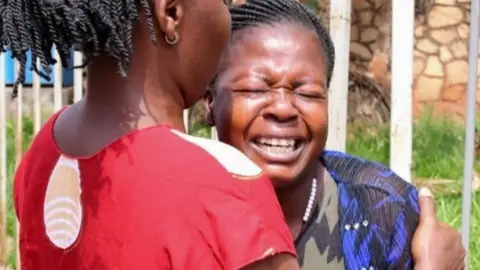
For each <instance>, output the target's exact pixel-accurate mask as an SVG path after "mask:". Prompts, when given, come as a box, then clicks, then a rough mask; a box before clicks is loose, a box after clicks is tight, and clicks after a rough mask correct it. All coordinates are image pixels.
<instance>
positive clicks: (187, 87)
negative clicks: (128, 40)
mask: <svg viewBox="0 0 480 270" xmlns="http://www.w3.org/2000/svg"><path fill="white" fill-rule="evenodd" d="M227 2H228V1H227ZM153 15H154V17H155V29H156V40H157V43H158V44H157V45H156V46H155V45H154V44H152V42H151V40H150V37H149V33H148V27H147V24H146V21H145V18H144V17H143V18H142V21H141V22H140V23H138V24H137V25H136V26H135V28H134V32H133V47H134V48H133V51H134V54H133V55H132V59H131V66H130V70H129V73H128V77H126V78H123V77H121V76H120V74H119V73H118V71H117V70H118V68H117V63H116V61H115V60H113V59H110V58H107V57H102V56H99V57H96V58H94V59H92V61H91V63H90V65H89V66H88V74H89V76H88V82H87V89H88V90H87V93H86V96H85V98H84V99H83V100H82V101H80V102H78V103H76V104H74V105H72V106H71V107H70V108H69V109H68V110H66V111H65V112H63V113H62V114H61V115H60V116H59V118H58V120H57V121H56V123H55V126H54V136H55V140H56V142H57V145H58V146H59V148H60V149H61V151H62V152H63V153H64V154H67V155H70V156H72V157H88V156H91V155H94V154H95V153H97V152H98V151H99V150H101V149H102V148H103V147H105V145H107V144H109V143H111V142H112V141H114V140H115V139H117V138H119V137H121V136H123V135H125V134H127V133H129V132H130V131H132V130H136V129H143V128H146V127H150V126H153V125H156V124H158V123H167V124H169V125H170V126H172V127H173V128H176V129H177V130H180V131H184V125H183V110H184V109H185V108H186V107H189V106H190V105H192V104H193V103H195V102H196V101H198V100H199V99H200V98H201V97H202V96H203V94H204V91H205V89H206V88H207V85H208V83H209V82H210V81H211V79H212V77H213V76H214V75H215V73H216V71H217V69H218V65H219V62H220V59H221V56H222V52H223V50H224V48H225V47H226V45H227V42H228V39H229V33H230V16H229V13H228V9H227V6H226V2H225V1H223V0H195V1H193V0H153ZM176 34H178V35H179V41H178V43H176V44H173V45H170V44H168V43H167V42H166V41H165V36H166V37H168V39H169V40H173V39H174V37H175V35H176ZM79 130H88V131H89V132H85V133H84V132H78V131H79ZM285 267H287V268H285ZM247 269H249V270H255V269H262V270H263V269H266V270H280V269H289V270H295V269H299V267H298V263H297V262H296V258H294V257H293V256H290V255H276V256H272V257H269V258H267V259H266V260H265V261H260V262H258V263H254V264H252V265H251V266H249V267H248V268H247Z"/></svg>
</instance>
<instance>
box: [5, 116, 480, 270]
mask: <svg viewBox="0 0 480 270" xmlns="http://www.w3.org/2000/svg"><path fill="white" fill-rule="evenodd" d="M32 130H33V128H32V122H31V121H30V120H29V119H25V122H24V145H25V147H26V146H27V145H28V143H29V141H30V140H31V137H32V136H31V134H32ZM191 130H192V133H193V134H194V135H196V136H203V137H209V136H210V131H209V129H208V128H206V127H204V126H201V125H198V124H193V125H192V127H191ZM7 136H8V142H9V145H8V161H9V162H8V167H9V172H10V176H12V174H13V171H14V166H15V162H14V139H13V125H12V124H11V123H10V124H9V126H8V130H7ZM413 144H414V147H413V149H414V150H413V172H414V176H415V177H421V178H447V179H455V180H456V181H457V185H458V186H461V180H462V174H463V148H464V129H463V127H462V126H461V125H458V124H455V123H453V122H451V121H448V120H439V119H433V118H431V117H430V116H429V115H426V116H425V117H423V118H421V119H419V120H418V121H417V122H416V123H415V125H414V142H413ZM389 146H390V144H389V129H388V126H385V127H379V128H377V129H376V130H373V131H372V130H366V129H364V128H361V127H359V126H352V127H349V136H348V143H347V151H348V152H349V153H351V154H354V155H357V156H361V157H364V158H367V159H370V160H375V161H378V162H380V163H383V164H386V165H388V163H389ZM475 167H476V169H477V171H479V170H478V169H480V162H477V163H476V164H475ZM10 186H11V185H10ZM9 194H10V197H11V190H9ZM435 199H436V203H437V214H438V217H439V218H440V219H441V220H442V221H444V222H447V223H448V224H451V225H452V226H454V227H455V228H460V225H461V224H460V223H461V212H462V198H461V195H459V194H457V195H451V194H446V193H436V194H435ZM473 201H474V203H473V207H472V228H471V240H472V241H471V243H470V269H480V240H479V239H480V193H477V194H475V195H474V199H473ZM14 222H15V215H14V213H13V205H12V202H11V201H10V202H9V215H8V227H7V230H8V235H10V236H11V237H13V236H14V235H15V231H14ZM9 264H10V266H12V267H14V264H15V257H14V254H13V253H12V254H11V256H10V257H9Z"/></svg>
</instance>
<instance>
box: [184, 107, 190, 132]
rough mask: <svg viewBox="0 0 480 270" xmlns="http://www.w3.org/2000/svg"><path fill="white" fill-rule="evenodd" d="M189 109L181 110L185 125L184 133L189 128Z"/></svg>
mask: <svg viewBox="0 0 480 270" xmlns="http://www.w3.org/2000/svg"><path fill="white" fill-rule="evenodd" d="M189 112H190V110H189V109H185V110H183V124H184V125H185V133H187V134H188V132H189V129H190V121H189V118H190V117H189Z"/></svg>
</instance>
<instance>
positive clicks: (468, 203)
mask: <svg viewBox="0 0 480 270" xmlns="http://www.w3.org/2000/svg"><path fill="white" fill-rule="evenodd" d="M479 12H480V8H479V2H478V0H472V1H471V8H470V41H469V48H468V86H467V96H466V98H467V112H466V119H465V161H464V167H463V193H462V195H463V198H462V244H463V246H464V247H465V249H466V250H467V254H466V256H465V260H466V261H465V265H466V269H468V255H469V246H470V229H471V214H472V179H473V166H474V162H475V153H474V151H475V122H476V119H475V118H476V94H477V93H476V92H477V69H478V66H477V65H478V64H477V60H478V30H479V27H478V23H479Z"/></svg>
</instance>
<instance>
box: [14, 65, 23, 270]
mask: <svg viewBox="0 0 480 270" xmlns="http://www.w3.org/2000/svg"><path fill="white" fill-rule="evenodd" d="M19 70H20V65H19V63H18V61H15V78H17V77H18V71H19ZM15 104H16V106H15V115H16V117H15V168H18V166H19V165H20V161H21V159H22V156H23V85H20V86H19V87H18V93H17V98H16V100H15ZM15 221H16V222H15V232H16V233H15V255H16V256H15V258H16V265H17V270H20V267H21V265H20V247H19V244H20V242H19V237H20V234H19V233H20V231H19V229H20V226H19V222H18V220H16V219H15Z"/></svg>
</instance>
